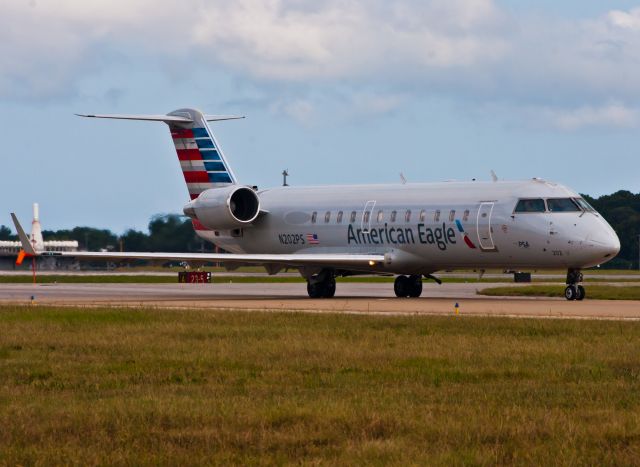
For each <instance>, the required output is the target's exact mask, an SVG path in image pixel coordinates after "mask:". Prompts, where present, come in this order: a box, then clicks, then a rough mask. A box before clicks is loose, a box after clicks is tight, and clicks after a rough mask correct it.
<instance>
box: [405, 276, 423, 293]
mask: <svg viewBox="0 0 640 467" xmlns="http://www.w3.org/2000/svg"><path fill="white" fill-rule="evenodd" d="M407 282H408V284H409V297H413V298H417V297H419V296H420V295H421V294H422V276H410V277H409V278H408V281H407Z"/></svg>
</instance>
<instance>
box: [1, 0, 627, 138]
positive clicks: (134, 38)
mask: <svg viewBox="0 0 640 467" xmlns="http://www.w3.org/2000/svg"><path fill="white" fill-rule="evenodd" d="M0 7H1V8H2V12H3V14H2V16H1V17H0V99H5V100H6V99H13V100H30V101H33V102H42V101H46V100H47V99H72V98H74V97H75V96H76V95H77V94H78V91H76V89H77V88H78V83H80V82H81V81H82V80H83V79H85V78H86V77H88V76H93V75H96V74H99V73H104V74H107V75H108V74H109V73H114V70H119V72H122V71H126V70H129V69H131V68H135V67H142V68H144V67H145V66H149V64H152V66H155V65H159V67H158V66H156V68H154V69H161V70H166V72H167V73H168V74H170V75H171V78H173V79H185V80H188V79H190V76H191V75H192V74H194V73H198V72H199V71H201V70H206V71H208V72H215V73H222V74H228V75H231V76H236V77H242V79H243V80H248V81H251V83H252V86H253V87H254V88H257V89H260V88H261V87H262V89H263V90H264V93H262V94H261V93H258V94H259V98H260V99H261V100H262V99H266V100H268V101H270V102H269V103H267V104H265V105H267V106H269V107H270V108H272V110H274V111H277V112H280V113H283V114H285V115H289V116H291V117H292V118H295V119H297V120H299V121H306V122H309V121H310V120H311V119H312V118H313V115H314V113H315V112H316V109H317V108H318V102H320V101H322V100H323V99H325V98H327V96H329V97H328V99H329V100H330V99H332V98H334V99H335V96H331V93H334V92H335V89H336V88H340V89H343V90H344V89H346V90H347V91H346V92H347V93H348V94H350V95H349V96H348V98H346V99H344V100H343V103H344V104H343V105H345V106H347V105H350V106H353V108H354V113H358V112H360V110H359V109H361V111H362V112H364V113H367V112H369V113H371V114H379V113H385V112H388V111H391V110H393V109H394V108H397V107H398V106H400V105H403V103H405V102H408V101H410V100H412V98H411V96H429V95H438V96H450V97H451V98H452V99H456V100H458V101H466V102H470V103H474V102H477V103H486V102H501V103H506V104H507V105H510V106H512V107H513V108H514V109H516V111H517V109H518V108H522V109H528V108H531V107H532V106H538V107H539V109H540V110H545V109H548V108H554V109H558V110H557V114H554V115H555V117H554V119H555V120H554V121H557V122H558V125H557V127H558V128H563V129H570V128H574V127H576V128H577V127H583V126H594V125H617V126H624V125H626V123H624V122H627V121H629V120H630V119H631V120H632V118H631V117H630V116H629V115H626V114H624V112H623V109H627V110H629V109H634V108H640V97H639V96H640V80H638V79H637V77H638V76H640V8H635V9H631V10H628V11H622V10H611V11H608V12H607V11H604V10H603V13H602V15H600V16H598V17H594V18H587V19H569V20H567V19H559V18H554V17H548V16H547V17H540V16H538V17H534V16H531V15H526V14H521V15H519V16H516V15H515V14H513V13H509V12H508V11H507V10H505V9H502V8H501V7H500V6H499V4H498V3H497V2H496V1H495V0H430V1H420V0H399V1H395V2H387V1H383V0H368V1H364V0H327V1H324V2H316V1H312V0H237V1H234V2H228V1H222V0H212V1H205V0H183V1H177V0H173V1H171V0H167V1H163V2H162V3H161V4H158V2H156V1H152V0H129V1H127V2H126V3H123V2H113V1H109V0H92V1H91V2H79V1H77V0H57V1H56V2H49V1H44V0H31V1H25V0H0ZM362 89H366V90H367V91H366V92H363V91H362ZM122 92H126V90H123V91H122ZM252 92H253V91H252ZM340 92H342V91H340ZM322 93H325V95H324V96H322V95H321V94H322ZM265 95H267V96H266V97H265ZM112 97H113V96H112ZM250 97H251V96H250ZM242 98H243V96H238V99H242ZM608 102H616V103H617V104H607V103H608ZM603 103H605V104H603ZM576 109H577V110H576ZM630 112H631V113H633V112H632V111H630ZM579 115H581V117H580V116H579ZM596 115H597V116H598V117H596ZM625 115H626V116H625ZM615 122H618V123H615Z"/></svg>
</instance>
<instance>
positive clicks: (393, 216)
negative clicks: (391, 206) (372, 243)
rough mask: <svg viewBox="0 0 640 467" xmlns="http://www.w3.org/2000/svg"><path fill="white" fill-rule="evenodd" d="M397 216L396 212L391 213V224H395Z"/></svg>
mask: <svg viewBox="0 0 640 467" xmlns="http://www.w3.org/2000/svg"><path fill="white" fill-rule="evenodd" d="M397 216H398V212H397V211H391V222H395V221H396V217H397Z"/></svg>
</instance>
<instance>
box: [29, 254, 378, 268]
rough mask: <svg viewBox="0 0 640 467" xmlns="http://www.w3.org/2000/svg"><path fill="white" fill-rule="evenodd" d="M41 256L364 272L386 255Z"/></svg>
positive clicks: (87, 259)
mask: <svg viewBox="0 0 640 467" xmlns="http://www.w3.org/2000/svg"><path fill="white" fill-rule="evenodd" d="M38 256H53V257H67V258H69V257H70V258H75V259H77V260H85V261H100V260H102V261H118V260H128V259H142V260H149V261H187V262H189V261H193V262H220V263H240V264H260V265H261V264H283V265H288V266H316V265H330V266H334V267H345V268H357V269H363V268H367V267H373V266H377V265H380V264H382V263H384V262H385V256H384V255H368V254H350V253H319V254H313V253H290V254H234V253H147V252H108V251H106V252H102V251H68V252H67V251H43V252H41V253H38Z"/></svg>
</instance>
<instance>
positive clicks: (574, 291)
mask: <svg viewBox="0 0 640 467" xmlns="http://www.w3.org/2000/svg"><path fill="white" fill-rule="evenodd" d="M577 297H578V288H577V287H576V286H575V285H568V286H567V288H566V289H564V298H566V299H567V300H575V299H576V298H577Z"/></svg>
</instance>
